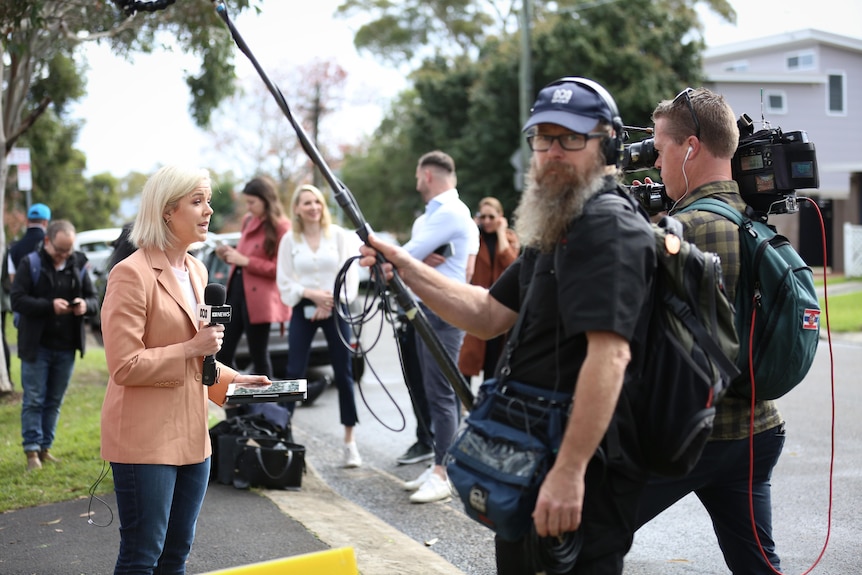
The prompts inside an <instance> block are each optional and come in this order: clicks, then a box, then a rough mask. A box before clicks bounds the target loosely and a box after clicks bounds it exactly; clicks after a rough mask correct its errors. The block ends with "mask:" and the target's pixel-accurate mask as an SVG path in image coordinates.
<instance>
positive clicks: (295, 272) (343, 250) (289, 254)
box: [276, 185, 362, 467]
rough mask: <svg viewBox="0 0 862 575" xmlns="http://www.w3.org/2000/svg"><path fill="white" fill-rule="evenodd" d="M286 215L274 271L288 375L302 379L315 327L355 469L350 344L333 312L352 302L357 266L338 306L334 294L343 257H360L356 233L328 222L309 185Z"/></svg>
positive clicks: (344, 326) (343, 323)
mask: <svg viewBox="0 0 862 575" xmlns="http://www.w3.org/2000/svg"><path fill="white" fill-rule="evenodd" d="M291 213H292V224H293V225H292V231H290V232H288V233H286V234H284V236H283V237H282V238H281V242H280V243H279V246H278V263H277V270H276V283H277V284H278V290H279V292H280V293H281V301H283V302H284V303H285V305H287V306H289V307H291V308H293V314H292V315H291V318H290V330H289V331H288V335H287V342H288V349H289V350H290V353H289V354H288V356H287V376H288V378H302V377H305V371H306V368H307V367H308V354H309V350H310V349H311V341H312V339H313V338H314V334H315V332H317V330H318V328H321V329H323V333H324V335H326V341H327V342H328V344H329V355H330V358H331V359H332V368H333V371H334V372H335V385H336V386H337V387H338V402H339V408H340V411H341V424H342V425H344V466H345V467H359V466H360V465H361V464H362V459H361V458H360V456H359V451H358V450H357V449H356V442H355V441H354V439H353V427H354V426H355V425H356V423H357V415H356V401H355V399H354V394H353V373H352V368H351V363H352V362H351V359H350V350H348V349H347V348H346V347H345V345H344V343H343V342H342V339H343V340H345V341H348V340H349V337H348V334H349V331H348V330H349V327H348V325H347V322H346V321H344V319H342V318H341V317H340V316H339V315H338V313H336V311H335V310H334V309H333V308H334V306H335V304H336V303H337V304H338V305H339V306H341V307H342V308H343V307H345V306H346V305H347V304H348V303H350V302H351V301H352V300H353V299H354V298H355V297H356V294H357V291H358V289H359V273H358V269H357V265H358V264H354V265H351V266H350V268H349V269H348V271H347V277H346V279H345V282H344V284H345V289H342V291H341V292H340V293H339V294H337V295H338V301H337V302H336V300H335V298H334V297H333V289H334V285H335V276H336V275H337V274H338V272H339V270H341V268H342V266H343V265H344V262H345V261H347V259H348V258H350V257H352V256H355V255H359V246H360V244H361V242H360V241H359V238H358V236H356V234H354V233H352V232H349V231H347V230H345V229H344V228H342V227H340V226H337V225H335V224H333V223H332V215H331V214H330V213H329V208H328V207H327V205H326V199H325V198H324V196H323V194H322V193H321V192H320V190H318V189H317V188H316V187H314V186H310V185H305V186H300V187H299V188H297V189H296V191H295V192H294V193H293V200H292V201H291ZM345 292H346V293H345ZM339 331H340V333H341V336H339ZM292 405H293V404H291V406H292Z"/></svg>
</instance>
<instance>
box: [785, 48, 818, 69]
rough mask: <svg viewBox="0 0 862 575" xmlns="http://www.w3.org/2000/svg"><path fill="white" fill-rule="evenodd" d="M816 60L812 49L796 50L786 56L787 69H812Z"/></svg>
mask: <svg viewBox="0 0 862 575" xmlns="http://www.w3.org/2000/svg"><path fill="white" fill-rule="evenodd" d="M816 64H817V62H816V59H815V57H814V52H813V51H810V50H809V51H806V52H797V53H795V54H789V55H788V56H787V69H788V70H813V69H814V68H815V66H816Z"/></svg>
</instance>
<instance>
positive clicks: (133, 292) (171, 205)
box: [102, 166, 269, 575]
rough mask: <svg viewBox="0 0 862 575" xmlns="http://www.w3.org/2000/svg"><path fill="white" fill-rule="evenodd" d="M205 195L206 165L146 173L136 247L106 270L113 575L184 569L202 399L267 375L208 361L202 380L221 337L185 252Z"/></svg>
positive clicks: (105, 448)
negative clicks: (212, 366)
mask: <svg viewBox="0 0 862 575" xmlns="http://www.w3.org/2000/svg"><path fill="white" fill-rule="evenodd" d="M211 197H212V189H211V187H210V177H209V173H208V172H207V171H206V170H199V169H183V168H179V167H176V166H166V167H164V168H162V169H160V170H159V171H158V172H156V173H155V174H154V175H153V176H152V177H151V178H150V179H149V180H148V181H147V183H146V184H145V186H144V190H143V193H142V195H141V206H140V211H139V212H138V215H137V219H136V220H135V223H134V227H133V229H132V234H131V240H132V242H133V243H134V244H135V245H136V246H137V247H138V249H137V251H135V253H133V254H132V255H130V256H129V257H127V258H126V259H125V260H123V261H121V262H120V263H118V264H117V265H116V266H115V267H114V268H113V270H111V274H110V276H109V279H108V287H107V292H106V295H105V302H104V305H103V307H102V331H103V333H104V338H105V356H106V358H107V363H108V372H109V374H110V379H109V381H108V388H107V392H106V394H105V401H104V404H103V405H102V458H104V459H105V460H106V461H109V462H110V463H111V468H112V470H113V475H114V491H115V492H116V495H117V512H118V517H119V519H120V551H119V556H118V558H117V563H116V567H115V570H114V573H115V575H120V574H131V573H135V574H138V573H153V572H154V571H156V572H159V573H178V574H182V573H185V563H186V560H187V559H188V555H189V551H190V550H191V546H192V542H193V540H194V535H195V525H196V523H197V518H198V514H199V513H200V509H201V504H202V503H203V499H204V494H205V493H206V488H207V482H208V480H209V474H210V455H211V453H212V449H211V446H210V439H209V433H208V419H207V418H208V409H207V407H208V405H207V403H208V399H211V400H212V401H214V402H215V403H217V404H222V403H223V402H224V399H225V393H226V391H227V384H229V383H231V382H234V383H244V384H252V385H256V384H266V383H268V381H269V380H268V379H267V378H266V376H262V375H260V376H256V375H242V374H238V373H237V372H236V371H234V370H233V369H231V368H229V367H227V366H224V365H219V368H220V375H219V378H218V381H217V382H216V384H215V385H213V386H212V387H205V386H204V385H203V384H202V383H201V371H202V363H203V358H204V356H206V355H214V354H215V353H216V352H218V350H219V348H220V347H221V343H222V338H223V336H224V326H222V325H216V326H212V327H205V326H203V325H202V324H201V322H199V321H198V320H197V315H198V314H197V313H196V310H197V305H198V304H199V303H203V297H204V288H205V286H206V284H207V271H206V268H205V267H204V265H203V264H202V263H201V262H200V261H198V260H197V259H195V258H194V257H192V256H190V255H189V254H188V248H189V246H190V245H191V244H192V243H194V242H198V241H202V240H204V239H206V235H207V228H208V227H209V221H210V216H211V215H212V213H213V210H212V208H211V207H210V199H211Z"/></svg>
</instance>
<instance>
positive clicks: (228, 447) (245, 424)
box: [209, 414, 305, 489]
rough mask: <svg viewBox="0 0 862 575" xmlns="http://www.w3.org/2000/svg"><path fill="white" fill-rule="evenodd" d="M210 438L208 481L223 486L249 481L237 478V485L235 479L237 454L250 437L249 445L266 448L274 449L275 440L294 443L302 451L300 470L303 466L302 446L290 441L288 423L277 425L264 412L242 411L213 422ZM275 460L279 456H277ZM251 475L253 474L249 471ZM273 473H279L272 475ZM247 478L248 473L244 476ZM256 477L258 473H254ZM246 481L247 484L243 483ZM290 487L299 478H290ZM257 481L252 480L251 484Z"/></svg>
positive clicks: (241, 450) (242, 484)
mask: <svg viewBox="0 0 862 575" xmlns="http://www.w3.org/2000/svg"><path fill="white" fill-rule="evenodd" d="M209 434H210V441H211V443H212V466H211V468H210V481H213V480H215V481H218V482H219V483H223V484H225V485H234V486H236V487H238V488H240V489H247V488H248V487H249V486H250V485H251V483H249V482H248V481H247V480H246V481H240V482H239V485H237V484H236V482H235V479H236V476H237V474H238V462H239V457H240V455H242V454H243V452H244V451H245V450H246V447H247V444H248V443H249V442H250V441H251V440H253V443H252V444H251V446H250V447H252V448H253V447H255V446H263V447H265V448H273V447H274V446H276V445H277V444H278V443H282V444H283V445H284V446H295V447H294V448H293V451H297V448H301V450H302V456H301V457H302V461H301V463H302V466H301V467H300V472H301V471H302V469H304V465H305V448H304V447H303V446H301V445H297V444H295V443H293V441H292V434H291V430H290V427H289V425H288V428H287V429H284V428H282V427H279V426H277V425H274V424H272V423H271V422H270V421H268V420H267V419H266V418H265V417H264V415H263V414H245V415H238V416H236V417H230V418H228V419H225V420H224V421H221V422H219V423H217V424H216V425H214V426H213V427H212V428H210V430H209ZM276 459H278V458H277V457H276ZM270 463H271V465H270V466H268V467H267V469H281V467H273V465H274V464H275V463H280V462H270ZM252 475H254V474H252ZM275 475H276V476H278V475H279V473H276V474H275ZM247 477H248V476H247ZM254 477H255V478H256V477H257V476H256V475H254ZM246 483H248V484H246ZM290 483H291V486H295V487H299V485H300V481H297V480H295V479H291V481H290ZM258 484H259V483H257V482H255V483H254V485H258Z"/></svg>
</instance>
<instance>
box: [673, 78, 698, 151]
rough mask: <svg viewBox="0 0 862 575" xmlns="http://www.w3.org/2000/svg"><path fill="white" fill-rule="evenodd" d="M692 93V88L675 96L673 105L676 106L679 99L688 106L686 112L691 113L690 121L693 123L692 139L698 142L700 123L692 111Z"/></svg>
mask: <svg viewBox="0 0 862 575" xmlns="http://www.w3.org/2000/svg"><path fill="white" fill-rule="evenodd" d="M692 92H694V88H686V89H685V90H683V91H682V92H680V93H679V94H677V95H676V98H674V99H673V103H674V104H676V103H677V102H678V101H679V99H680V98H684V99H685V103H686V104H688V111H689V112H691V119H692V121H694V137H695V138H697V139H698V140H700V122H699V121H698V120H697V113H696V112H695V111H694V106H693V105H692V103H691V93H692Z"/></svg>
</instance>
